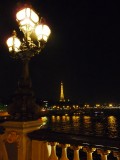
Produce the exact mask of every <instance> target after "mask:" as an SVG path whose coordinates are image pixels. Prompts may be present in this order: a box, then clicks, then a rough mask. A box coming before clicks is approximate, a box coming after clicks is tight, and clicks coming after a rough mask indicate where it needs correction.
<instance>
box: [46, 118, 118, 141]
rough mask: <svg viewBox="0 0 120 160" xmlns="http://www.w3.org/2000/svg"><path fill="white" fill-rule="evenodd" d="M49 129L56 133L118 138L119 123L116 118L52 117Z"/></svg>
mask: <svg viewBox="0 0 120 160" xmlns="http://www.w3.org/2000/svg"><path fill="white" fill-rule="evenodd" d="M48 121H49V122H48V123H47V127H49V128H51V129H52V130H54V131H58V132H64V133H72V134H79V135H80V134H83V135H93V136H105V137H106V136H107V137H110V138H115V137H118V136H119V134H118V128H119V122H118V118H117V117H115V116H108V117H102V118H101V117H100V118H99V117H97V118H96V117H91V116H79V115H77V116H75V115H74V116H68V115H63V116H51V117H49V120H48Z"/></svg>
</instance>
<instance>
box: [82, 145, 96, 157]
mask: <svg viewBox="0 0 120 160" xmlns="http://www.w3.org/2000/svg"><path fill="white" fill-rule="evenodd" d="M95 150H96V148H92V147H88V146H86V147H83V151H84V152H86V153H87V160H93V157H92V153H93V152H94V151H95Z"/></svg>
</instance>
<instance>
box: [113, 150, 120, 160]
mask: <svg viewBox="0 0 120 160" xmlns="http://www.w3.org/2000/svg"><path fill="white" fill-rule="evenodd" d="M113 156H114V157H116V158H117V160H120V152H118V151H113Z"/></svg>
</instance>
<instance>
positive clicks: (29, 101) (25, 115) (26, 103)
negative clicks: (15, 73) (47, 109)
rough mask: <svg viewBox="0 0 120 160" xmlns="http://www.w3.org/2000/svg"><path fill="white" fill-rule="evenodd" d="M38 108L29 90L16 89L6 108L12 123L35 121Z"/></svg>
mask: <svg viewBox="0 0 120 160" xmlns="http://www.w3.org/2000/svg"><path fill="white" fill-rule="evenodd" d="M38 111H39V106H38V105H37V104H36V102H35V97H34V93H33V91H32V89H31V88H18V90H17V91H16V92H15V94H14V96H13V102H12V103H11V104H10V105H9V106H8V113H9V114H10V116H11V120H13V121H31V120H37V119H38V118H39V117H38Z"/></svg>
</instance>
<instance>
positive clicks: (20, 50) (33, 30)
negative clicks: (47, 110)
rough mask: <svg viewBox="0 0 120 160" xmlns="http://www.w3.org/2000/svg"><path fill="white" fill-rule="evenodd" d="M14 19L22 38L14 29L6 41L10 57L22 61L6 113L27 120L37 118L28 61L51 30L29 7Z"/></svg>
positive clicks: (40, 46) (36, 107)
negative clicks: (15, 86) (20, 73)
mask: <svg viewBox="0 0 120 160" xmlns="http://www.w3.org/2000/svg"><path fill="white" fill-rule="evenodd" d="M16 20H17V22H18V24H19V29H20V31H22V32H23V40H22V41H21V40H20V39H19V38H17V33H16V31H15V30H14V31H13V35H12V37H10V38H8V40H7V42H6V43H7V45H8V49H9V52H10V55H11V57H12V58H15V59H20V60H21V61H22V64H23V72H22V77H21V79H20V80H19V83H18V88H17V90H16V92H15V94H14V96H13V102H12V104H10V105H9V106H8V113H9V114H10V115H11V117H12V119H13V120H19V121H29V120H34V119H37V113H38V105H37V104H36V103H35V97H34V93H33V91H32V85H31V79H30V75H29V61H30V59H31V58H32V57H33V56H35V55H36V54H39V53H40V52H41V50H42V49H43V48H44V46H45V44H46V42H47V40H48V38H49V35H50V33H51V31H50V29H49V27H48V26H47V25H46V24H45V21H44V20H43V18H42V17H41V18H39V16H38V15H37V14H36V13H35V11H34V10H33V9H32V8H31V7H25V8H23V9H22V10H20V11H18V12H17V14H16ZM33 35H34V36H33Z"/></svg>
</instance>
